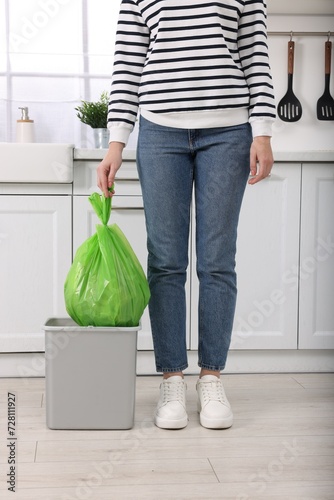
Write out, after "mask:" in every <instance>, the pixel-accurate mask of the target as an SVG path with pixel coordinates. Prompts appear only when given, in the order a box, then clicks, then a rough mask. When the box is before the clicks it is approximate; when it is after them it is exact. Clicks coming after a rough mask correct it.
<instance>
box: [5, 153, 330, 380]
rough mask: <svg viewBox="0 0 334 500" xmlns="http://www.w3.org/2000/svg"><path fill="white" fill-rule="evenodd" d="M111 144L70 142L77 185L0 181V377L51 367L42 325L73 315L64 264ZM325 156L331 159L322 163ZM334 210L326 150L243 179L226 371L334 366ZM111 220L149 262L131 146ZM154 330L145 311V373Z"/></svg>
mask: <svg viewBox="0 0 334 500" xmlns="http://www.w3.org/2000/svg"><path fill="white" fill-rule="evenodd" d="M103 153H104V152H103V151H98V150H75V151H74V159H75V161H74V170H73V184H70V183H68V184H52V185H51V184H49V185H47V184H39V185H37V184H29V183H27V184H20V183H16V184H8V183H0V193H1V196H0V273H1V274H0V276H1V281H0V284H1V286H0V301H1V302H0V303H1V304H2V308H1V319H2V322H1V326H0V361H1V363H0V366H1V369H0V376H22V374H24V375H25V376H38V375H43V366H44V364H43V363H44V358H43V354H42V353H43V351H44V333H43V331H42V329H41V326H42V325H43V324H44V322H45V320H46V319H47V318H48V317H57V316H58V317H61V316H67V313H66V310H65V305H64V298H63V285H64V281H65V278H66V275H67V272H68V269H69V268H70V265H71V262H72V258H73V255H74V253H75V251H76V249H77V248H78V247H79V245H80V244H81V243H82V242H83V241H84V240H86V239H87V238H88V237H89V236H90V235H91V234H93V233H94V232H95V225H96V223H98V222H99V221H98V220H97V217H96V216H95V213H94V212H93V209H92V207H91V205H90V203H89V201H88V196H89V195H90V194H91V193H92V192H94V191H98V188H97V186H96V167H97V165H98V163H99V161H100V160H101V158H102V156H103ZM319 155H320V156H319ZM318 156H319V157H320V158H323V159H322V160H319V161H317V158H318ZM313 159H314V161H313ZM193 211H194V210H193V209H192V220H191V235H190V236H191V237H190V241H191V244H190V248H189V269H188V278H187V283H186V296H187V306H188V316H187V346H188V349H189V365H190V366H189V370H190V372H192V373H195V372H197V370H198V368H197V342H198V336H197V302H198V283H197V277H196V249H195V217H194V213H193ZM333 214H334V163H333V154H332V153H330V152H323V153H322V154H320V153H318V152H317V153H314V154H313V156H312V154H310V153H309V152H308V153H277V154H276V163H275V166H274V169H273V173H272V176H271V177H270V178H268V179H266V180H264V181H262V182H261V183H260V184H258V185H256V186H247V188H246V193H245V198H244V202H243V206H242V211H241V215H240V223H239V235H238V247H237V248H238V250H237V273H238V300H237V308H236V315H235V322H234V330H233V336H232V343H231V352H230V355H229V358H228V367H227V369H228V370H230V371H232V372H233V371H235V372H240V371H245V370H246V371H250V372H252V371H256V372H257V371H260V372H261V371H294V370H296V371H310V370H313V371H323V370H327V371H328V370H331V369H332V368H333V361H332V359H333V358H332V353H331V351H330V349H334V307H333V287H334V285H333V283H334V217H333ZM113 222H115V223H117V224H118V225H119V227H120V228H121V229H122V231H123V232H124V234H125V235H126V237H127V238H128V240H129V242H130V244H131V245H132V247H133V249H134V251H135V252H136V254H137V256H138V258H139V260H140V262H141V264H142V266H143V268H144V270H146V261H147V251H146V229H145V220H144V211H143V202H142V197H141V190H140V185H139V181H138V176H137V171H136V165H135V156H134V153H133V152H127V151H125V153H124V161H123V165H122V168H121V169H120V171H119V172H118V175H117V180H116V195H115V196H114V198H113V210H112V216H111V218H110V223H111V224H112V223H113ZM150 330H151V329H150V321H149V315H148V309H146V311H145V313H144V316H143V318H142V330H141V331H140V332H139V334H138V358H137V361H138V364H137V368H138V373H140V374H147V373H155V369H154V356H153V352H152V351H153V346H152V339H151V331H150ZM1 353H6V354H3V355H1ZM36 353H41V354H40V356H41V357H40V358H39V357H38V356H37V355H36ZM29 356H30V357H29ZM11 360H12V361H11ZM6 367H7V368H6ZM18 367H19V368H20V367H21V368H20V369H19V368H18ZM22 367H25V371H22Z"/></svg>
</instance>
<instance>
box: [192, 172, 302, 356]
mask: <svg viewBox="0 0 334 500" xmlns="http://www.w3.org/2000/svg"><path fill="white" fill-rule="evenodd" d="M300 176H301V166H300V165H299V164H275V166H274V169H273V172H272V175H271V177H270V178H267V179H265V180H263V181H261V182H260V183H259V184H256V185H255V186H247V188H246V192H245V196H244V201H243V206H242V210H241V214H240V221H239V229H238V244H237V257H236V260H237V267H236V269H237V274H238V299H237V307H236V313H235V321H234V328H233V336H232V343H231V349H295V348H296V347H297V316H298V311H297V308H298V258H299V250H298V249H299V211H300ZM222 251H223V249H222ZM193 265H194V266H195V263H194V264H193ZM193 270H194V272H193V282H194V281H195V285H194V286H193V287H192V303H193V306H192V309H193V315H192V337H191V340H192V343H191V346H192V349H197V343H198V333H197V325H198V320H197V301H198V287H197V278H196V276H195V267H194V268H193Z"/></svg>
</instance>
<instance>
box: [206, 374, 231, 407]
mask: <svg viewBox="0 0 334 500" xmlns="http://www.w3.org/2000/svg"><path fill="white" fill-rule="evenodd" d="M200 384H201V389H202V395H203V398H204V402H205V403H208V402H209V401H219V402H220V403H223V404H228V402H227V399H226V396H225V393H224V389H223V385H222V383H221V380H217V382H201V383H200Z"/></svg>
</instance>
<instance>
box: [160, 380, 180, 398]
mask: <svg viewBox="0 0 334 500" xmlns="http://www.w3.org/2000/svg"><path fill="white" fill-rule="evenodd" d="M162 387H163V398H164V403H168V402H169V401H180V402H181V403H183V401H184V383H183V382H168V381H167V382H166V381H164V382H163V384H162Z"/></svg>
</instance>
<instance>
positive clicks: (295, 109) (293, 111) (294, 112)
mask: <svg viewBox="0 0 334 500" xmlns="http://www.w3.org/2000/svg"><path fill="white" fill-rule="evenodd" d="M294 55H295V42H293V41H292V40H290V41H289V42H288V90H287V93H286V94H285V96H284V97H283V98H282V99H281V100H280V102H279V103H278V107H277V113H278V116H279V117H280V119H281V120H283V121H284V122H296V121H298V120H300V118H301V116H302V105H301V104H300V101H299V100H298V99H297V97H296V96H295V94H294V93H293V90H292V83H293V64H294Z"/></svg>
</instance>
